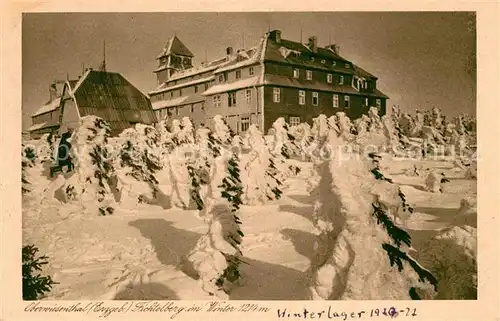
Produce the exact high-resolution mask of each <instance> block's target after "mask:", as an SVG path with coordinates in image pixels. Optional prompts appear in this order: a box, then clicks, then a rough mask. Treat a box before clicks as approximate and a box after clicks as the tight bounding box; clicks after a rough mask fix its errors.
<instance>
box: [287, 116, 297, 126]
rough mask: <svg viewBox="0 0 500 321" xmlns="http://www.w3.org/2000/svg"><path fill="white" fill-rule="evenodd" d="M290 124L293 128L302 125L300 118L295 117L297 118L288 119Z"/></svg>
mask: <svg viewBox="0 0 500 321" xmlns="http://www.w3.org/2000/svg"><path fill="white" fill-rule="evenodd" d="M288 123H289V124H290V127H291V126H298V125H300V117H295V116H290V117H289V119H288Z"/></svg>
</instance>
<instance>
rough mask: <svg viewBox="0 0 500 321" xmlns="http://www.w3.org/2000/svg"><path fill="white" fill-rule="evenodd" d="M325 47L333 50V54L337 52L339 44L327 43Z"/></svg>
mask: <svg viewBox="0 0 500 321" xmlns="http://www.w3.org/2000/svg"><path fill="white" fill-rule="evenodd" d="M326 48H327V49H330V50H331V51H333V52H334V53H335V54H337V55H338V54H339V52H340V46H339V45H336V44H333V45H329V46H327V47H326Z"/></svg>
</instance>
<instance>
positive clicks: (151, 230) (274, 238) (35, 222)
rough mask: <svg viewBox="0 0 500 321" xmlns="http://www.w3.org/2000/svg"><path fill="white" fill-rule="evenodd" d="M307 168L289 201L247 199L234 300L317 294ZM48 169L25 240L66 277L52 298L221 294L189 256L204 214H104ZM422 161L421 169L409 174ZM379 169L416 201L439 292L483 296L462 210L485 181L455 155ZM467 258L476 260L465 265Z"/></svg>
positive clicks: (288, 186) (415, 241) (35, 185)
mask: <svg viewBox="0 0 500 321" xmlns="http://www.w3.org/2000/svg"><path fill="white" fill-rule="evenodd" d="M299 165H300V168H301V169H302V170H301V172H300V173H299V174H298V176H292V177H290V178H288V179H287V180H286V183H285V187H284V188H282V190H283V195H282V198H281V199H279V200H273V201H269V202H268V203H266V204H265V205H256V206H242V208H241V212H240V215H239V217H240V219H241V221H242V224H241V230H242V231H243V233H244V234H245V236H244V238H243V243H242V244H241V246H240V249H241V251H242V252H243V255H244V257H243V260H244V263H243V264H242V265H241V267H240V269H241V274H242V279H241V284H240V286H238V287H236V288H234V290H233V291H232V292H231V293H230V295H229V298H230V299H232V300H238V299H246V300H305V299H308V298H309V293H308V291H309V287H310V286H311V284H312V278H313V276H312V275H311V272H310V271H311V269H310V268H311V261H312V260H314V258H313V255H314V249H315V242H316V240H317V233H318V232H317V229H316V228H315V227H314V226H313V221H314V218H313V206H314V203H315V201H316V199H314V197H313V196H312V195H311V191H313V190H314V188H315V187H316V186H317V185H318V184H319V182H320V177H319V175H318V174H317V173H316V172H315V170H314V167H313V166H314V165H313V164H312V163H300V164H299ZM40 166H41V165H39V166H38V167H35V168H31V169H29V170H28V172H27V179H28V181H29V182H30V183H31V185H30V187H31V189H32V190H33V191H34V192H32V193H29V194H27V195H26V196H24V197H23V244H35V245H36V246H37V247H38V248H39V249H40V253H42V254H44V255H47V256H48V257H49V265H48V266H47V270H46V272H47V273H48V274H50V275H51V276H52V277H53V279H54V280H55V281H56V282H58V284H57V285H55V287H54V288H53V290H52V291H51V292H50V293H48V294H47V296H46V298H45V299H58V300H64V299H74V300H80V299H82V300H83V299H92V300H96V299H135V300H146V299H147V300H149V299H151V300H153V299H155V300H168V299H181V300H182V299H186V300H188V299H189V300H196V299H200V300H203V299H213V297H211V296H209V295H208V294H207V293H205V292H204V291H203V290H202V289H201V287H200V285H199V283H198V281H197V280H196V272H195V271H194V270H193V268H192V267H191V266H190V263H189V261H187V260H186V257H187V255H188V254H189V252H190V251H191V250H193V248H194V247H195V245H196V242H197V241H198V239H199V238H200V236H201V235H202V234H204V233H205V232H206V229H207V224H206V223H205V222H204V221H203V220H202V218H199V217H198V215H197V214H198V211H195V210H185V209H178V208H175V207H173V208H170V209H164V208H162V207H160V206H156V205H148V204H139V205H138V207H136V208H133V209H124V208H120V207H118V208H116V209H115V212H114V213H113V214H112V215H108V216H97V215H96V214H95V213H90V212H86V211H87V210H86V209H85V208H83V207H79V205H77V204H73V203H62V202H61V201H60V200H59V199H58V197H57V192H55V195H56V197H50V195H52V194H53V192H52V191H56V190H58V189H59V188H60V187H61V186H63V185H64V181H65V180H64V178H63V176H62V175H59V176H58V177H57V178H52V179H49V178H47V175H46V174H47V173H46V171H47V169H45V172H42V168H41V167H40ZM414 166H416V167H417V168H418V170H417V171H418V173H419V175H418V176H412V175H409V174H408V172H411V169H412V168H414ZM380 167H381V170H382V172H383V173H384V175H385V176H387V177H390V178H392V179H393V180H394V182H395V183H396V184H398V185H399V186H400V187H401V190H402V191H403V192H404V194H405V195H406V199H407V201H408V202H409V203H410V205H411V206H413V207H414V210H415V212H414V213H413V214H412V215H410V216H409V218H408V220H407V222H406V224H405V226H406V229H407V231H408V232H409V233H410V235H411V237H412V247H413V250H412V252H411V255H412V256H413V257H415V258H417V259H418V260H419V262H420V263H421V264H422V265H424V266H425V267H426V268H427V269H429V270H430V271H431V272H433V273H434V274H435V276H436V277H438V279H440V282H441V283H442V284H443V287H441V288H440V290H439V293H438V295H437V298H438V299H466V298H469V299H470V298H473V297H475V295H476V294H475V292H474V289H473V288H474V287H473V286H468V285H464V284H467V283H468V280H469V278H470V277H473V276H474V275H475V252H476V244H475V242H476V239H475V237H476V232H475V229H473V228H475V227H476V220H477V213H476V212H475V210H474V208H472V209H470V208H468V209H467V210H464V209H462V210H460V207H461V206H462V207H463V206H468V205H464V204H463V202H462V199H466V198H469V199H471V200H474V199H475V198H476V183H477V181H476V180H474V179H466V175H465V170H461V169H457V168H456V166H454V165H453V163H452V162H447V161H420V160H399V159H393V158H392V157H391V156H388V155H386V156H384V157H383V159H382V160H381V163H380ZM431 170H434V171H435V172H436V173H437V174H439V175H440V174H441V173H444V174H445V176H446V178H448V179H449V182H448V183H445V184H443V193H432V192H428V191H426V188H425V180H426V178H427V176H428V173H429V172H430V171H431ZM368 174H369V173H368ZM43 191H45V194H43V193H42V192H43ZM44 195H47V196H48V197H44ZM471 203H473V204H472V206H475V202H471ZM450 240H451V241H450ZM367 246H369V245H368V244H367ZM443 249H446V250H443ZM384 259H387V260H388V258H387V257H385V258H384ZM467 260H470V264H465V263H463V262H464V261H467ZM442 262H446V267H445V268H443V267H442V266H443V264H442ZM458 262H460V263H459V264H456V263H458ZM460 264H462V266H463V267H462V268H459V267H458V266H459V265H460ZM456 273H458V274H459V275H458V277H460V278H461V280H463V282H455V284H456V285H453V284H454V282H452V281H450V279H453V277H457V276H455V274H456ZM359 278H360V280H361V279H362V278H363V276H362V275H360V276H359ZM441 283H440V284H441ZM469 283H470V282H469ZM366 286H370V285H369V284H367V285H366ZM383 297H384V295H383V294H381V298H383Z"/></svg>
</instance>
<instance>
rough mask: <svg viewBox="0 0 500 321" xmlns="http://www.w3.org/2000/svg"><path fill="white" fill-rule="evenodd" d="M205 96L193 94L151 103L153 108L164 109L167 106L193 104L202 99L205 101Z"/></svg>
mask: <svg viewBox="0 0 500 321" xmlns="http://www.w3.org/2000/svg"><path fill="white" fill-rule="evenodd" d="M204 100H205V98H204V97H203V96H201V95H191V96H184V97H177V98H174V99H169V100H160V101H155V102H153V103H152V104H151V105H152V107H153V110H158V109H163V108H167V107H174V106H181V105H186V104H192V103H196V102H200V101H204Z"/></svg>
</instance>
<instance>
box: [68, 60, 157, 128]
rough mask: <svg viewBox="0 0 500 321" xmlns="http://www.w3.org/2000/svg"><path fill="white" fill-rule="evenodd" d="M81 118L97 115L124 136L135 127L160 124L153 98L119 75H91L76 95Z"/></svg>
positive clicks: (105, 73) (95, 73)
mask: <svg viewBox="0 0 500 321" xmlns="http://www.w3.org/2000/svg"><path fill="white" fill-rule="evenodd" d="M73 95H74V97H75V99H76V102H77V106H78V109H79V111H80V115H81V116H82V117H83V116H87V115H95V116H98V117H101V118H102V119H104V120H106V121H107V122H109V123H110V126H111V130H112V132H121V131H122V130H123V129H125V128H128V127H130V124H131V123H136V122H140V123H144V124H151V123H153V122H154V121H156V118H155V115H154V113H153V110H152V107H151V102H150V100H149V98H148V97H147V96H146V95H144V94H143V93H142V92H141V91H140V90H139V89H137V88H136V87H135V86H133V85H132V84H131V83H130V82H129V81H128V80H127V79H125V77H123V76H122V75H121V74H119V73H115V72H106V71H94V70H92V71H90V72H88V74H87V75H86V76H85V79H83V80H82V83H81V84H80V85H78V87H77V88H76V89H75V91H74V93H73Z"/></svg>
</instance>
